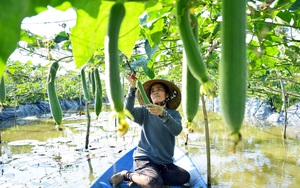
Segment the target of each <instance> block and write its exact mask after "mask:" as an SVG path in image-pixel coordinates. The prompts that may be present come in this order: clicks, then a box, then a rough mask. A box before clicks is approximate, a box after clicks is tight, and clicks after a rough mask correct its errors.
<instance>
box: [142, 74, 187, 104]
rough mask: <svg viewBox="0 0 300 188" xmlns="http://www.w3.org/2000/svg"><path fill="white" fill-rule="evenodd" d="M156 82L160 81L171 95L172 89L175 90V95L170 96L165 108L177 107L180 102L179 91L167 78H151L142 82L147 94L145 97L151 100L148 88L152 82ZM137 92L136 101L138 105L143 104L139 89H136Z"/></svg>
mask: <svg viewBox="0 0 300 188" xmlns="http://www.w3.org/2000/svg"><path fill="white" fill-rule="evenodd" d="M157 83H162V84H164V85H165V86H166V87H168V90H169V95H172V94H173V93H174V91H176V92H177V95H176V97H174V98H172V99H171V100H170V101H169V102H168V103H167V104H166V106H167V108H169V109H177V108H178V107H179V105H180V103H181V92H180V90H179V88H178V87H177V86H176V85H175V84H174V83H172V82H170V81H168V80H164V79H153V80H149V81H147V82H145V83H143V87H144V90H145V92H146V94H147V97H148V98H149V99H150V101H151V98H150V89H151V86H152V85H153V84H157ZM137 94H138V101H139V103H140V105H145V102H144V100H143V99H142V96H141V92H140V90H138V93H137Z"/></svg>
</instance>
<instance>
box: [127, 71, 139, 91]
mask: <svg viewBox="0 0 300 188" xmlns="http://www.w3.org/2000/svg"><path fill="white" fill-rule="evenodd" d="M126 78H127V80H128V82H129V85H130V87H132V88H136V81H137V78H136V77H135V75H134V74H127V76H126Z"/></svg>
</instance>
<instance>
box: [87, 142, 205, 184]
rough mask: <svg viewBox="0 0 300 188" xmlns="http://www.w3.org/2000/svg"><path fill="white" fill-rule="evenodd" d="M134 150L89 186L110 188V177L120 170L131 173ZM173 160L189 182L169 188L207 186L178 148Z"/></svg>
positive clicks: (192, 164) (189, 160)
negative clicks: (188, 178) (182, 170)
mask: <svg viewBox="0 0 300 188" xmlns="http://www.w3.org/2000/svg"><path fill="white" fill-rule="evenodd" d="M135 149H136V148H133V149H131V150H130V151H129V152H127V153H126V154H125V155H124V156H122V157H121V158H120V159H119V160H117V161H116V162H115V163H114V164H113V165H112V166H111V167H110V168H109V169H107V170H106V171H105V172H104V173H103V174H102V175H101V176H100V177H99V178H98V179H97V180H96V181H95V182H94V183H93V185H92V186H91V188H112V185H111V184H110V182H109V180H110V177H111V176H112V175H113V174H115V173H116V172H120V171H122V170H130V171H133V158H132V155H133V152H134V150H135ZM174 160H175V164H176V165H178V166H181V167H182V168H184V169H185V170H187V171H188V172H189V173H190V175H191V178H190V181H189V183H188V184H186V185H184V186H171V188H181V187H191V188H206V187H207V185H206V183H205V182H204V180H203V178H202V176H201V173H200V172H199V170H198V169H197V167H196V166H195V165H194V163H193V162H192V160H191V159H190V158H189V157H188V156H187V155H186V153H185V152H184V151H183V150H181V149H180V148H179V147H175V152H174ZM117 187H119V188H125V187H129V185H128V182H126V181H124V182H121V183H120V184H119V185H118V186H117ZM130 187H131V188H139V186H137V185H135V184H133V185H130Z"/></svg>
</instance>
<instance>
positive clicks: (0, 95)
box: [0, 75, 6, 104]
mask: <svg viewBox="0 0 300 188" xmlns="http://www.w3.org/2000/svg"><path fill="white" fill-rule="evenodd" d="M5 97H6V88H5V79H4V75H2V78H1V83H0V102H1V104H3V103H4V101H5Z"/></svg>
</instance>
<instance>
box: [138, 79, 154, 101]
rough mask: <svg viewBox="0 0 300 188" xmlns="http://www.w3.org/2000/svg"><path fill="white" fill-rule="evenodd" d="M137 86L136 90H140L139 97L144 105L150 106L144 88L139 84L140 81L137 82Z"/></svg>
mask: <svg viewBox="0 0 300 188" xmlns="http://www.w3.org/2000/svg"><path fill="white" fill-rule="evenodd" d="M137 86H138V89H139V90H140V93H141V97H142V99H143V101H144V103H145V104H151V102H150V100H149V98H148V96H147V94H146V92H145V90H144V87H143V84H142V83H141V81H139V80H138V81H137Z"/></svg>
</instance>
